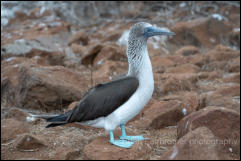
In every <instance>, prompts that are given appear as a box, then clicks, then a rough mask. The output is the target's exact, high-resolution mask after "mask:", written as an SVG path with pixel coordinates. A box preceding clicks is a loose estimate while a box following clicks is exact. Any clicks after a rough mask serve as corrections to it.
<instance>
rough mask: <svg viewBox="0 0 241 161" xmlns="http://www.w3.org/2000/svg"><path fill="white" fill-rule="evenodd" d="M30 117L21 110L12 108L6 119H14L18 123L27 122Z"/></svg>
mask: <svg viewBox="0 0 241 161" xmlns="http://www.w3.org/2000/svg"><path fill="white" fill-rule="evenodd" d="M27 117H28V113H27V112H25V111H23V110H21V109H19V108H11V109H10V110H9V111H8V112H7V113H6V115H5V116H4V118H14V119H16V120H18V121H23V122H24V121H26V118H27Z"/></svg>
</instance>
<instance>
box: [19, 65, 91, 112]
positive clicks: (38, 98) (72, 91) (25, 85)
mask: <svg viewBox="0 0 241 161" xmlns="http://www.w3.org/2000/svg"><path fill="white" fill-rule="evenodd" d="M18 74H19V86H18V90H17V94H16V97H17V98H16V102H17V105H18V106H19V107H23V108H29V109H39V110H41V111H47V112H48V111H51V110H56V109H58V110H62V109H63V108H66V107H67V106H68V105H69V103H71V102H73V101H76V100H80V99H81V97H82V96H83V95H84V94H85V92H86V91H87V90H88V82H89V79H88V74H85V71H83V72H79V71H73V70H70V69H67V68H65V67H62V66H52V67H51V66H49V67H47V66H46V67H42V66H33V67H29V68H27V67H25V66H22V67H21V68H20V69H19V73H18Z"/></svg>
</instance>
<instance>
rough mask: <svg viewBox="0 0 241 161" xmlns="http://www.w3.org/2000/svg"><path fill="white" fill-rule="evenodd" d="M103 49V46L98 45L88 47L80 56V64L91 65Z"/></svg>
mask: <svg viewBox="0 0 241 161" xmlns="http://www.w3.org/2000/svg"><path fill="white" fill-rule="evenodd" d="M103 47H104V46H103V44H99V43H96V44H93V45H92V44H91V45H88V47H87V49H86V50H85V52H84V53H83V55H81V62H82V64H83V65H85V66H88V65H92V64H93V63H94V59H95V57H96V56H97V55H98V53H99V52H100V51H101V49H102V48H103Z"/></svg>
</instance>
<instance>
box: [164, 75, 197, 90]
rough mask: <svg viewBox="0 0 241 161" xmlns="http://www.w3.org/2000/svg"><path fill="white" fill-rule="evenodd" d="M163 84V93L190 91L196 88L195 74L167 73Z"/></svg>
mask: <svg viewBox="0 0 241 161" xmlns="http://www.w3.org/2000/svg"><path fill="white" fill-rule="evenodd" d="M163 77H166V78H165V81H164V84H163V93H165V94H167V93H172V92H177V91H191V90H194V89H196V88H197V86H196V82H197V75H196V74H194V73H184V74H178V73H177V74H167V75H166V76H165V75H164V76H163Z"/></svg>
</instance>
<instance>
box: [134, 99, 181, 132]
mask: <svg viewBox="0 0 241 161" xmlns="http://www.w3.org/2000/svg"><path fill="white" fill-rule="evenodd" d="M182 109H183V108H182V104H181V102H179V101H174V100H171V101H160V102H157V103H154V104H153V105H151V106H150V107H149V108H148V109H147V110H145V111H144V112H143V114H142V117H141V119H140V120H137V121H134V122H133V124H132V125H133V126H136V127H137V128H141V129H143V128H144V129H151V128H153V129H161V128H163V127H167V126H173V125H177V122H178V121H179V120H181V119H182V118H183V117H184V116H185V115H184V113H183V111H182Z"/></svg>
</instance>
